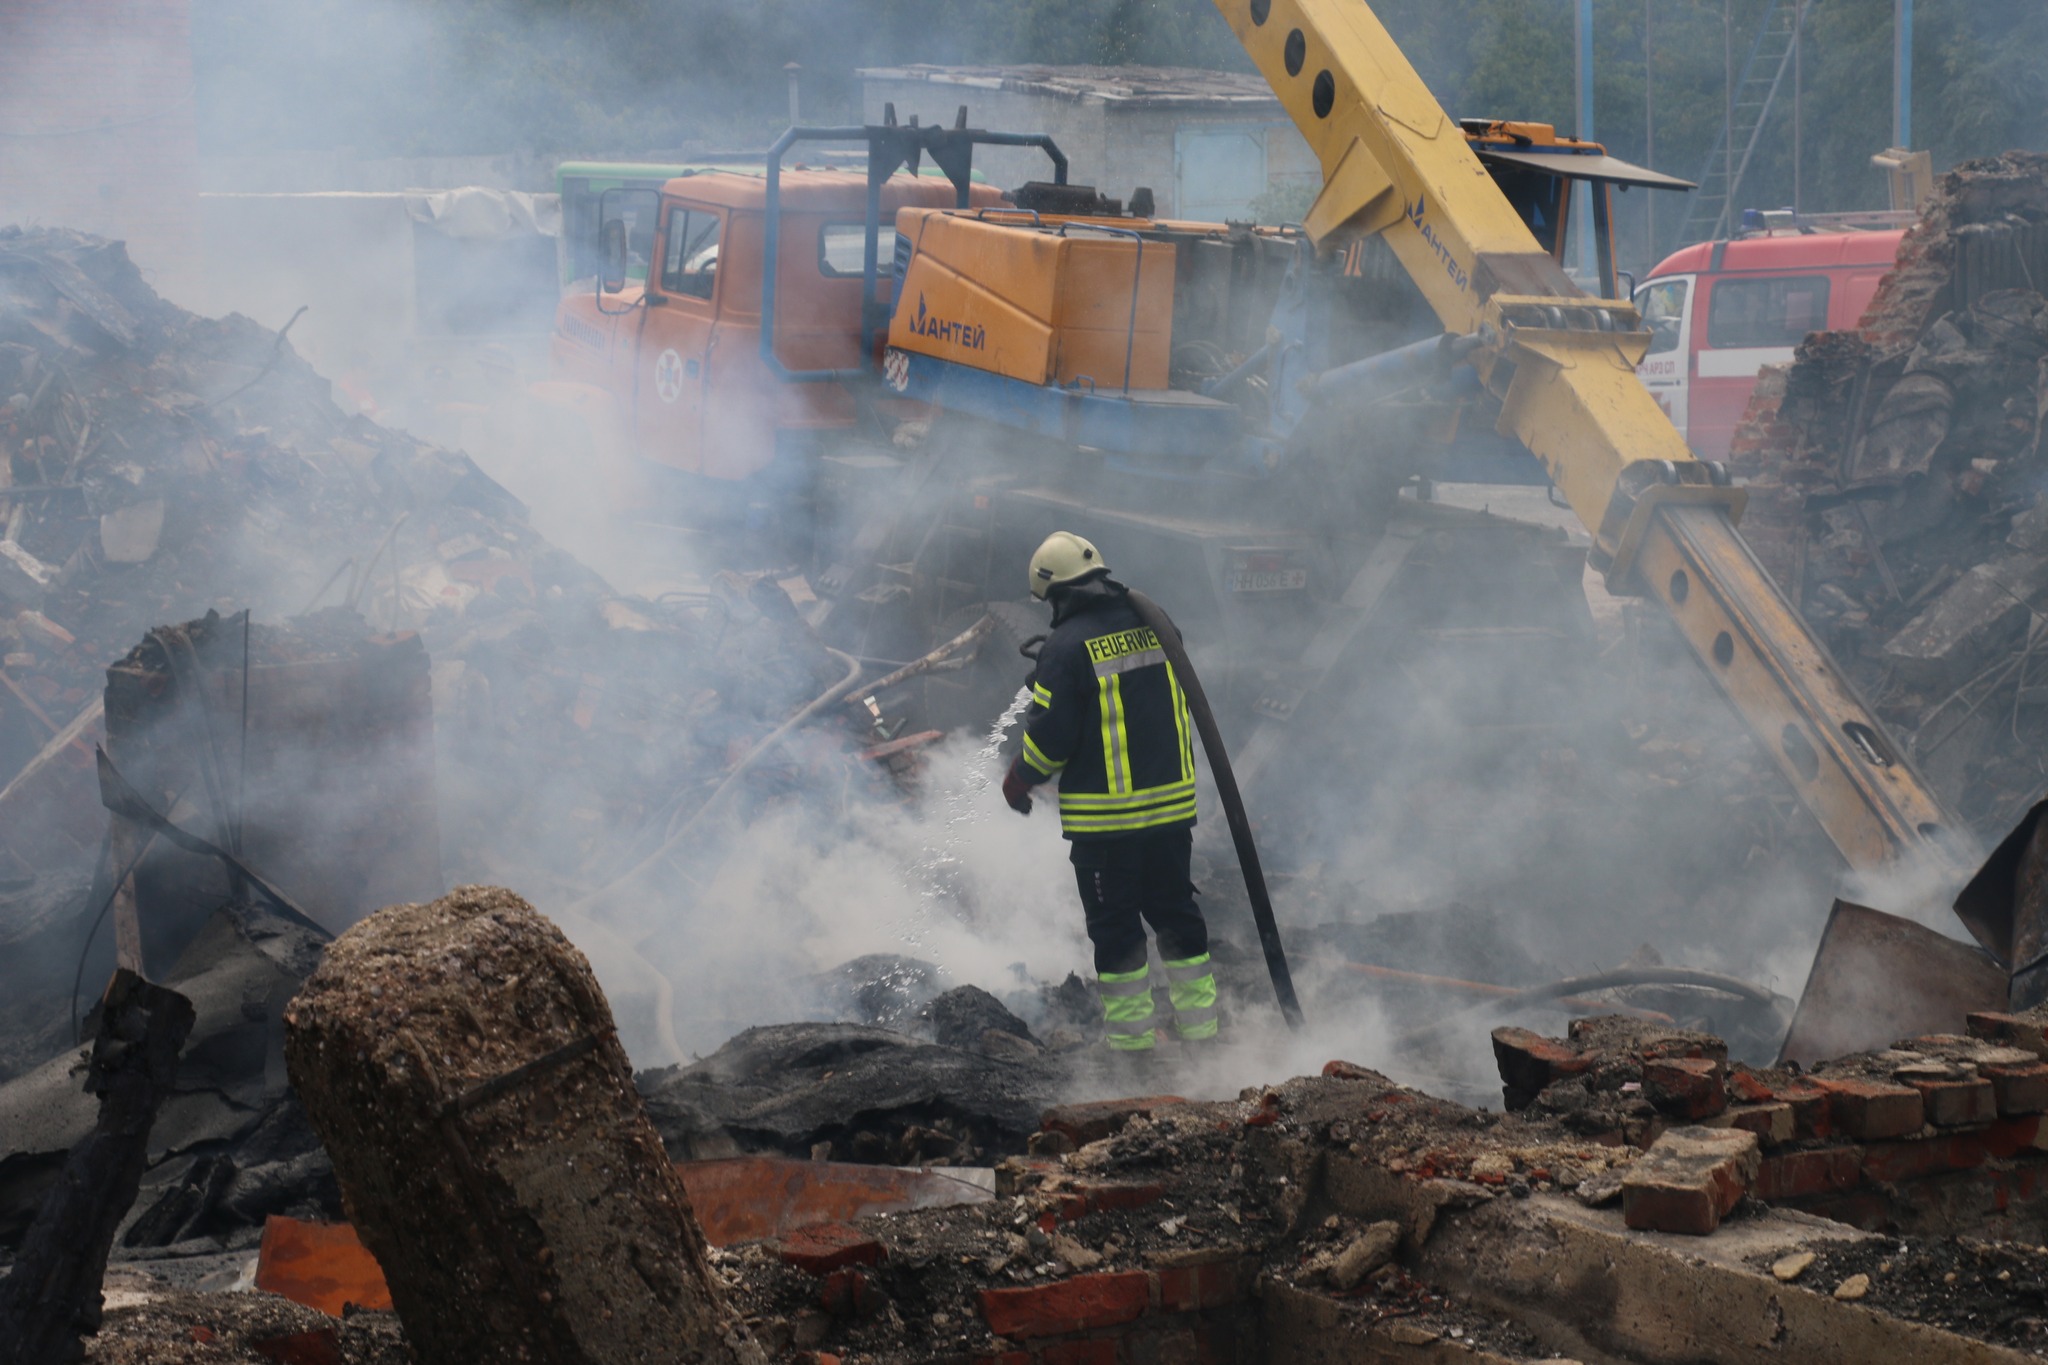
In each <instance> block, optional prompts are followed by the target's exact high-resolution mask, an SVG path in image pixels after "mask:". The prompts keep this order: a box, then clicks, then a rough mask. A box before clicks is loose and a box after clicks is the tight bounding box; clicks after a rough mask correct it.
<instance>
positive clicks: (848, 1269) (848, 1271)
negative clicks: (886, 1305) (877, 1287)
mask: <svg viewBox="0 0 2048 1365" xmlns="http://www.w3.org/2000/svg"><path fill="white" fill-rule="evenodd" d="M873 1293H874V1286H873V1282H872V1281H870V1280H869V1279H868V1277H867V1272H865V1271H861V1270H855V1269H854V1268H853V1267H852V1266H845V1267H842V1268H841V1269H838V1270H835V1271H833V1272H831V1273H830V1274H828V1275H827V1276H825V1283H824V1284H823V1285H821V1286H820V1287H819V1289H818V1304H819V1306H820V1307H822V1308H823V1309H824V1310H825V1311H826V1312H827V1313H830V1314H831V1315H832V1316H833V1317H835V1318H850V1317H853V1316H855V1315H856V1314H858V1313H860V1312H861V1311H862V1310H863V1309H865V1308H866V1307H867V1305H868V1300H869V1298H870V1297H871V1296H872V1295H873Z"/></svg>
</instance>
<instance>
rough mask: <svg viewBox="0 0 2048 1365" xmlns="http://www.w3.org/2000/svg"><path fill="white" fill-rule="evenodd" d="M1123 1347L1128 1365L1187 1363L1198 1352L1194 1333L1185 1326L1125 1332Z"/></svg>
mask: <svg viewBox="0 0 2048 1365" xmlns="http://www.w3.org/2000/svg"><path fill="white" fill-rule="evenodd" d="M1123 1348H1124V1357H1125V1359H1127V1360H1129V1361H1130V1365H1188V1362H1190V1361H1192V1360H1195V1359H1196V1358H1197V1355H1198V1352H1199V1348H1198V1346H1197V1345H1196V1342H1195V1334H1194V1333H1193V1332H1191V1331H1189V1330H1188V1329H1187V1328H1185V1327H1181V1328H1175V1329H1172V1330H1168V1331H1162V1332H1126V1333H1125V1334H1124V1337H1123Z"/></svg>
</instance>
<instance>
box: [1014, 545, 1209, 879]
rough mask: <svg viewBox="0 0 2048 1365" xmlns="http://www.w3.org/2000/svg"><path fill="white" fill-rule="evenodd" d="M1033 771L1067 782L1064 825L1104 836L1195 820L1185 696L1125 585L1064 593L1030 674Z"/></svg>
mask: <svg viewBox="0 0 2048 1365" xmlns="http://www.w3.org/2000/svg"><path fill="white" fill-rule="evenodd" d="M1022 760H1023V770H1024V772H1025V775H1026V776H1028V777H1030V778H1031V779H1032V780H1033V781H1043V780H1044V779H1046V778H1050V777H1055V776H1056V777H1058V778H1059V780H1060V829H1061V832H1062V833H1064V834H1065V835H1066V836H1067V838H1069V839H1104V838H1114V837H1116V836H1118V835H1124V834H1133V833H1136V832H1137V831H1139V830H1147V829H1161V828H1164V827H1167V826H1170V825H1192V824H1193V823H1194V822H1195V751H1194V748H1193V743H1192V727H1191V726H1190V725H1189V723H1188V704H1187V699H1186V698H1185V697H1184V696H1183V695H1182V694H1181V690H1180V681H1179V679H1177V678H1175V677H1174V676H1173V666H1172V665H1171V664H1169V663H1167V662H1166V655H1165V653H1164V652H1163V651H1162V650H1161V649H1160V647H1159V638H1158V637H1157V636H1156V635H1154V634H1153V633H1152V630H1151V628H1150V627H1148V626H1146V625H1145V624H1144V623H1143V622H1141V621H1140V620H1139V619H1138V613H1137V612H1136V611H1134V610H1132V608H1131V605H1130V602H1129V601H1128V599H1126V597H1125V596H1124V590H1123V588H1122V587H1121V586H1120V585H1118V584H1115V583H1111V582H1106V581H1103V580H1097V581H1095V582H1092V583H1083V584H1080V585H1078V586H1077V587H1074V588H1072V589H1070V590H1068V591H1067V592H1064V593H1062V594H1060V600H1059V603H1058V607H1057V609H1056V611H1055V613H1054V619H1053V629H1052V634H1051V635H1050V636H1049V637H1047V639H1046V642H1045V645H1044V647H1043V648H1041V649H1040V650H1039V652H1038V667H1037V668H1036V669H1035V670H1034V671H1033V672H1032V675H1031V706H1030V709H1029V710H1028V711H1026V713H1025V717H1024V752H1023V754H1022Z"/></svg>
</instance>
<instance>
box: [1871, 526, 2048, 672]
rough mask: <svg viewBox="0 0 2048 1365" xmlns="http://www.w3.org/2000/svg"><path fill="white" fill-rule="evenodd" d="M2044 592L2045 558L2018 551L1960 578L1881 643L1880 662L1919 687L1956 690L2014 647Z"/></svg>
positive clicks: (2047, 580)
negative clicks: (1882, 655) (1944, 687)
mask: <svg viewBox="0 0 2048 1365" xmlns="http://www.w3.org/2000/svg"><path fill="white" fill-rule="evenodd" d="M2044 592H2048V556H2042V555H2036V554H2028V553H2025V552H2024V551H2016V552H2014V553H2012V554H2006V555H2000V556H1999V557H1998V558H1996V559H1989V560H1986V561H1985V562H1983V563H1981V564H1979V565H1977V566H1976V567H1975V568H1973V569H1971V570H1970V571H1969V572H1968V573H1966V574H1964V575H1963V576H1962V577H1961V578H1958V579H1957V580H1956V581H1955V582H1954V583H1952V584H1950V585H1949V586H1948V587H1947V588H1945V589H1943V590H1942V592H1941V593H1940V594H1939V595H1938V596H1937V597H1936V598H1935V599H1934V601H1932V602H1931V603H1929V604H1928V605H1927V607H1926V608H1925V609H1924V610H1923V611H1921V613H1920V614H1919V615H1918V616H1915V617H1914V618H1913V619H1912V620H1911V621H1908V622H1907V623H1906V625H1905V627H1904V628H1903V629H1901V630H1900V631H1899V632H1898V634H1896V635H1894V636H1893V637H1892V638H1891V639H1890V640H1887V641H1886V642H1885V646H1884V658H1885V661H1886V662H1887V663H1890V664H1892V665H1893V666H1894V667H1895V668H1897V669H1898V671H1899V674H1900V676H1901V677H1903V678H1905V679H1907V680H1908V681H1910V682H1912V683H1914V684H1915V685H1918V686H1946V687H1954V686H1958V685H1960V684H1961V683H1963V682H1964V681H1966V680H1967V679H1968V678H1969V677H1970V676H1971V675H1972V674H1974V673H1975V672H1976V671H1977V670H1978V669H1979V668H1980V667H1982V666H1983V664H1984V663H1985V662H1987V661H1988V660H1989V659H1990V658H1991V657H1992V656H1993V655H1994V654H1996V653H1998V651H2000V650H2002V649H2005V648H2007V647H2008V646H2010V645H2013V644H2016V643H2017V642H2018V640H2019V637H2020V636H2021V634H2022V633H2023V632H2024V631H2025V629H2026V624H2027V620H2028V618H2029V616H2030V615H2031V613H2032V604H2033V602H2034V600H2035V599H2036V598H2037V597H2039V596H2041V595H2042V594H2043V593H2044Z"/></svg>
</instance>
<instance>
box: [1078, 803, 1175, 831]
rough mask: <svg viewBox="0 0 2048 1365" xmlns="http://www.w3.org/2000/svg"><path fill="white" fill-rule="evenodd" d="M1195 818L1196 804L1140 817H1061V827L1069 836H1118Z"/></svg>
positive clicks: (1165, 809) (1168, 808)
mask: <svg viewBox="0 0 2048 1365" xmlns="http://www.w3.org/2000/svg"><path fill="white" fill-rule="evenodd" d="M1194 818H1195V803H1194V802H1193V801H1189V802H1188V803H1186V804H1185V805H1180V806H1167V807H1165V808H1163V809H1161V810H1156V811H1146V812H1144V813H1142V814H1138V815H1085V816H1084V815H1067V814H1064V813H1062V814H1061V816H1060V827H1061V828H1062V829H1063V830H1065V831H1066V832H1067V833H1069V834H1118V833H1122V832H1125V831H1127V830H1135V829H1151V828H1152V827H1153V826H1155V825H1172V824H1178V823H1180V822H1181V821H1183V820H1192V819H1194Z"/></svg>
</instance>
